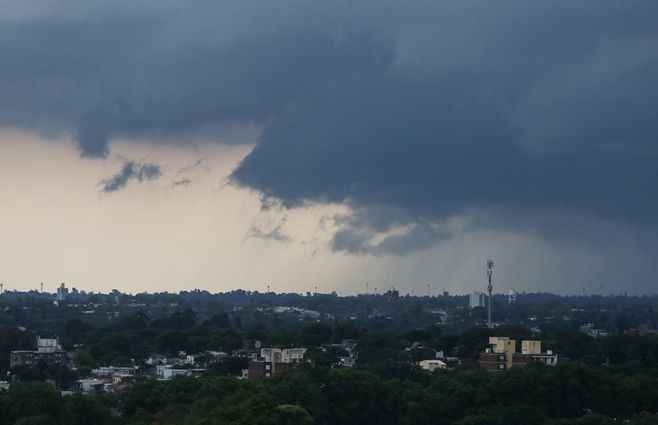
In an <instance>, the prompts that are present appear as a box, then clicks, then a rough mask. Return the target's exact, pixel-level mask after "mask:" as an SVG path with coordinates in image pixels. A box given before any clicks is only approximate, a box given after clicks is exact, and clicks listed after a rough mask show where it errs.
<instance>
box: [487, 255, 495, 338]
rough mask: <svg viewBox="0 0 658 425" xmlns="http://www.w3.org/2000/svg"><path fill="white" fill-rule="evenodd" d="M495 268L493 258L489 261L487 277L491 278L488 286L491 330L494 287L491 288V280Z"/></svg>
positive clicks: (490, 326) (490, 325)
mask: <svg viewBox="0 0 658 425" xmlns="http://www.w3.org/2000/svg"><path fill="white" fill-rule="evenodd" d="M493 266H494V262H493V260H492V259H491V258H489V259H488V260H487V277H488V278H489V286H487V291H488V292H489V322H488V323H489V329H491V328H493V326H492V324H491V291H493V286H491V278H492V277H493Z"/></svg>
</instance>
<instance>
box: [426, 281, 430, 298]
mask: <svg viewBox="0 0 658 425" xmlns="http://www.w3.org/2000/svg"><path fill="white" fill-rule="evenodd" d="M429 297H430V284H429V283H428V284H427V298H429Z"/></svg>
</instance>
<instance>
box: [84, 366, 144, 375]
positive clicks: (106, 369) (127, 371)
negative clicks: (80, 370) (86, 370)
mask: <svg viewBox="0 0 658 425" xmlns="http://www.w3.org/2000/svg"><path fill="white" fill-rule="evenodd" d="M136 370H137V367H136V366H128V367H115V366H103V367H99V368H97V369H92V370H91V374H92V375H94V376H100V377H115V376H117V377H122V376H132V375H134V374H135V371H136Z"/></svg>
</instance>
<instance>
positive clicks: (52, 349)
mask: <svg viewBox="0 0 658 425" xmlns="http://www.w3.org/2000/svg"><path fill="white" fill-rule="evenodd" d="M37 351H38V352H39V353H57V352H60V351H62V346H61V345H60V343H59V339H58V338H41V337H39V336H38V337H37Z"/></svg>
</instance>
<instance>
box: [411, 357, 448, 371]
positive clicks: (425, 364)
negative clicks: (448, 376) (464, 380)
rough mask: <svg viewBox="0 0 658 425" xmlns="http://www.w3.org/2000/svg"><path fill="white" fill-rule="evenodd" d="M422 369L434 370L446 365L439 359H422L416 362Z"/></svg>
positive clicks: (443, 367)
mask: <svg viewBox="0 0 658 425" xmlns="http://www.w3.org/2000/svg"><path fill="white" fill-rule="evenodd" d="M418 364H419V365H420V367H421V368H422V369H425V370H429V371H430V372H434V371H435V370H437V369H447V368H448V365H447V364H445V363H444V362H442V361H441V360H439V359H430V360H422V361H420V362H419V363H418Z"/></svg>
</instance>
